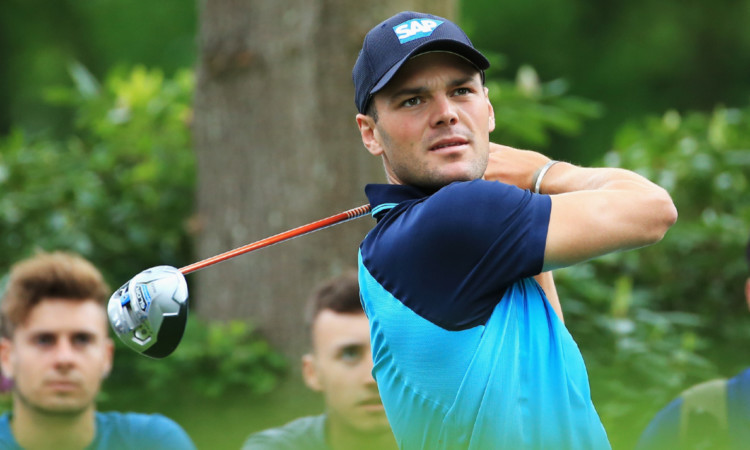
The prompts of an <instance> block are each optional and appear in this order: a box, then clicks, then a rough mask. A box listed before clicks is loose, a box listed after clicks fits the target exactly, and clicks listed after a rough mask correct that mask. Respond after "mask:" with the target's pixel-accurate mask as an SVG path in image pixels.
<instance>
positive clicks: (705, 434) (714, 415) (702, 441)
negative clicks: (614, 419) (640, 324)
mask: <svg viewBox="0 0 750 450" xmlns="http://www.w3.org/2000/svg"><path fill="white" fill-rule="evenodd" d="M746 258H747V263H748V267H749V268H750V241H748V244H747V248H746ZM745 300H746V301H747V306H748V309H750V277H748V279H747V280H745ZM663 448H678V449H745V448H750V368H747V369H745V370H744V371H743V372H741V373H739V374H738V375H736V376H735V377H733V378H730V379H729V380H725V379H717V380H711V381H707V382H705V383H701V384H698V385H696V386H693V387H691V388H689V389H687V390H685V391H684V392H682V393H681V394H680V396H679V397H677V398H676V399H674V400H673V401H672V402H671V403H670V404H669V405H667V406H666V407H665V408H664V409H662V410H661V411H659V412H658V413H657V414H656V416H655V417H654V418H653V420H652V421H651V423H650V424H649V425H648V427H647V428H646V430H645V431H644V432H643V434H642V435H641V438H640V441H639V442H638V445H637V449H638V450H650V449H663Z"/></svg>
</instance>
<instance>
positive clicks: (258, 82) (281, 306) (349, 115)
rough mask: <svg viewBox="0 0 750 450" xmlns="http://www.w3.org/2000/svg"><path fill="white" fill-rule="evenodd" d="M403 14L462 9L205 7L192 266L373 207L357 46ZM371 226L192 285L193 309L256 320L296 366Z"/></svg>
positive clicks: (377, 177)
mask: <svg viewBox="0 0 750 450" xmlns="http://www.w3.org/2000/svg"><path fill="white" fill-rule="evenodd" d="M405 9H412V10H423V11H428V12H431V13H433V14H437V15H441V16H447V17H452V16H453V14H454V11H455V9H456V8H455V0H433V1H425V0H422V1H417V0H412V1H407V0H385V1H380V2H369V3H367V2H365V3H363V2H351V1H345V0H279V1H272V2H271V1H267V0H245V1H232V0H207V1H204V2H202V3H201V4H200V31H199V45H200V59H199V67H198V70H197V89H196V95H195V118H194V138H195V144H196V149H197V157H198V158H197V160H198V192H197V208H198V211H197V217H198V223H199V231H198V236H197V242H196V254H197V257H198V258H200V259H202V258H207V257H210V256H213V255H216V254H219V253H222V252H224V251H227V250H230V249H233V248H236V247H239V246H241V245H244V244H246V243H249V242H254V241H256V240H258V239H262V238H265V237H268V236H271V235H273V234H276V233H279V232H282V231H286V230H288V229H291V228H294V227H296V226H299V225H303V224H306V223H309V222H312V221H314V220H317V219H320V218H323V217H327V216H329V215H333V214H335V213H338V212H340V211H343V210H345V209H349V208H353V207H355V206H359V205H362V204H366V203H367V198H366V197H365V195H364V191H363V187H364V185H365V184H366V183H369V182H384V180H385V177H384V176H383V173H382V172H383V171H382V165H381V162H380V160H378V159H376V158H373V157H372V156H370V155H369V154H368V153H367V151H366V150H365V149H364V147H363V146H362V142H361V140H360V137H359V133H358V131H357V128H356V124H355V121H354V115H355V114H356V108H355V107H354V88H353V84H352V80H351V69H352V66H353V65H354V61H355V60H356V57H357V53H358V51H359V48H360V46H361V43H362V39H363V38H364V35H365V34H366V33H367V31H368V30H369V29H370V28H371V27H373V26H374V25H376V24H377V23H378V22H380V21H381V20H384V19H386V18H387V17H389V16H390V15H392V14H394V13H396V12H398V11H400V10H405ZM372 225H373V221H372V219H371V218H369V217H365V218H361V219H358V220H356V221H353V222H349V223H345V224H341V225H338V226H336V227H334V228H329V229H326V230H322V231H319V232H316V233H313V234H311V235H307V236H305V237H302V238H300V239H295V240H293V241H288V242H284V243H281V244H278V245H276V246H273V247H269V248H265V249H261V250H257V251H254V252H252V253H249V254H245V255H242V256H239V257H236V258H233V259H231V260H229V261H226V262H223V263H220V264H218V265H215V266H211V267H209V268H206V269H204V270H202V271H200V272H198V273H197V274H196V275H194V276H193V275H191V276H190V277H188V281H189V283H190V284H191V288H190V289H191V305H192V307H193V308H194V309H197V312H198V314H199V315H200V316H201V317H204V318H211V319H222V320H226V319H242V320H249V321H251V322H253V323H255V324H256V325H258V326H259V328H260V330H261V331H262V332H263V333H264V335H265V336H266V337H267V338H268V339H269V340H270V342H271V343H272V345H274V346H275V347H276V348H278V349H280V350H282V351H283V352H285V353H287V354H290V355H294V356H297V355H299V354H300V353H301V352H302V351H303V350H304V349H305V348H306V347H307V345H308V343H307V341H308V337H307V331H306V329H305V327H304V326H303V311H304V303H305V300H306V298H307V296H308V295H309V293H310V292H311V291H312V289H313V288H314V286H315V285H316V284H317V283H319V282H320V281H322V280H324V279H326V278H328V277H330V276H333V275H336V274H338V273H340V272H341V271H343V270H344V269H345V268H348V267H356V263H357V247H358V245H359V242H360V241H361V240H362V238H363V237H364V235H365V234H366V233H367V231H368V230H369V229H370V228H371V227H372Z"/></svg>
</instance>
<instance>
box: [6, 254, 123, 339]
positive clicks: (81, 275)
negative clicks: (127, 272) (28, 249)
mask: <svg viewBox="0 0 750 450" xmlns="http://www.w3.org/2000/svg"><path fill="white" fill-rule="evenodd" d="M108 296H109V287H108V286H107V283H106V282H105V281H104V278H103V277H102V274H101V273H100V272H99V270H97V268H96V267H94V265H93V264H91V263H90V262H89V261H87V260H85V259H84V258H82V257H81V256H79V255H76V254H73V253H68V252H59V251H58V252H52V253H46V252H41V253H38V254H36V255H35V256H32V257H30V258H28V259H25V260H23V261H20V262H18V263H16V264H14V265H13V267H11V271H10V274H9V276H8V284H7V286H6V290H5V294H4V295H3V298H2V304H0V314H1V316H2V335H3V336H4V337H7V338H10V337H12V336H13V332H14V330H15V328H16V327H17V326H18V325H20V324H22V323H24V322H25V321H26V319H28V317H29V314H31V310H32V309H34V307H35V306H36V305H38V304H39V303H40V302H41V301H42V300H44V299H45V298H50V297H54V298H60V299H66V300H73V301H82V300H95V301H96V302H97V303H100V304H101V305H102V307H104V308H106V302H107V297H108Z"/></svg>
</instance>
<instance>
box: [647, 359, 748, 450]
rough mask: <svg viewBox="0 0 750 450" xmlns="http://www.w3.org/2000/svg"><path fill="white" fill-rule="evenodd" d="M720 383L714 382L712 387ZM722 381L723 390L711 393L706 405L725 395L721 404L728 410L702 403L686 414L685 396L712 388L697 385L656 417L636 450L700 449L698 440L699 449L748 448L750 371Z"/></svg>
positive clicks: (707, 385)
mask: <svg viewBox="0 0 750 450" xmlns="http://www.w3.org/2000/svg"><path fill="white" fill-rule="evenodd" d="M717 381H719V380H713V382H712V383H711V384H713V383H715V382H717ZM722 381H723V382H724V385H723V386H722V389H720V390H716V391H711V392H710V396H709V398H704V401H711V402H712V403H713V402H715V400H714V399H713V398H711V396H713V395H723V396H724V399H722V400H721V401H720V403H718V404H721V405H722V406H723V407H724V408H725V410H724V411H721V412H719V411H713V410H712V409H711V408H709V407H708V405H701V404H700V403H698V404H693V405H692V407H693V410H692V411H690V410H686V409H685V408H686V407H685V404H684V403H685V402H684V396H686V395H690V394H691V393H696V392H699V391H698V390H702V389H706V388H709V389H710V388H711V387H709V383H702V384H700V385H697V386H695V387H693V388H691V389H689V390H687V391H685V392H683V393H682V394H680V396H679V397H677V398H676V399H674V400H673V401H672V402H671V403H670V404H668V405H667V406H666V407H664V409H662V410H661V411H659V412H658V413H657V414H656V416H654V418H653V419H652V420H651V422H650V423H649V425H648V427H647V428H646V430H645V431H644V432H643V434H642V435H641V437H640V440H639V441H638V445H637V446H636V449H638V450H652V449H654V450H655V449H662V448H667V447H670V446H671V447H675V446H677V447H678V448H682V447H683V446H684V447H688V446H691V447H695V448H699V446H697V445H695V444H696V441H697V440H699V439H700V440H701V444H702V447H700V448H727V449H730V448H731V449H744V448H747V447H748V443H750V368H748V369H745V370H744V371H743V372H740V373H739V374H737V375H736V376H734V377H732V378H730V379H729V380H725V381H724V380H722ZM713 386H716V385H715V384H714V385H713ZM713 386H712V387H713ZM704 392H705V391H704ZM704 406H706V408H705V409H704ZM720 413H722V414H720ZM717 416H720V417H722V418H724V419H723V420H722V419H720V417H717ZM691 444H692V445H691Z"/></svg>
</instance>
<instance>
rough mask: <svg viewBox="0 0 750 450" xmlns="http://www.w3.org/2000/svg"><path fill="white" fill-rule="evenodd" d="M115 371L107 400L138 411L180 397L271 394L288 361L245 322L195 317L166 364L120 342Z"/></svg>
mask: <svg viewBox="0 0 750 450" xmlns="http://www.w3.org/2000/svg"><path fill="white" fill-rule="evenodd" d="M115 354H116V357H115V367H114V370H113V373H112V376H111V377H110V380H109V381H108V382H107V386H106V387H105V391H104V392H105V397H104V398H105V400H104V401H105V406H106V405H107V401H112V402H114V403H125V404H127V405H130V407H133V406H132V405H133V399H136V398H139V397H143V396H144V395H148V397H149V402H150V404H154V403H169V402H171V401H174V400H175V399H176V398H177V397H179V396H184V395H190V396H196V397H204V398H216V397H220V396H222V395H225V394H227V393H229V392H234V391H237V390H239V391H241V392H243V393H249V394H254V395H261V394H267V393H269V392H271V391H272V390H273V389H274V388H275V387H276V386H277V384H278V383H279V381H280V378H281V377H282V376H283V375H284V374H285V373H286V369H287V363H286V360H285V359H284V357H283V356H282V355H281V354H280V353H278V352H276V351H275V350H273V349H271V348H270V346H269V345H268V343H267V342H266V341H265V340H263V339H262V338H261V337H260V336H258V334H257V333H256V332H255V329H254V327H253V326H251V325H250V324H248V323H247V322H243V321H229V322H215V321H211V322H207V321H201V320H198V319H193V318H190V319H189V320H188V326H187V329H186V331H185V335H184V336H183V339H182V341H181V342H180V346H179V347H178V348H177V350H175V352H174V353H172V354H171V355H169V356H168V357H167V358H166V359H164V360H154V359H150V358H148V357H145V356H142V355H140V354H138V353H136V352H133V351H132V350H130V349H128V348H127V347H125V345H124V344H122V343H121V342H119V341H118V342H117V350H116V352H115Z"/></svg>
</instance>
